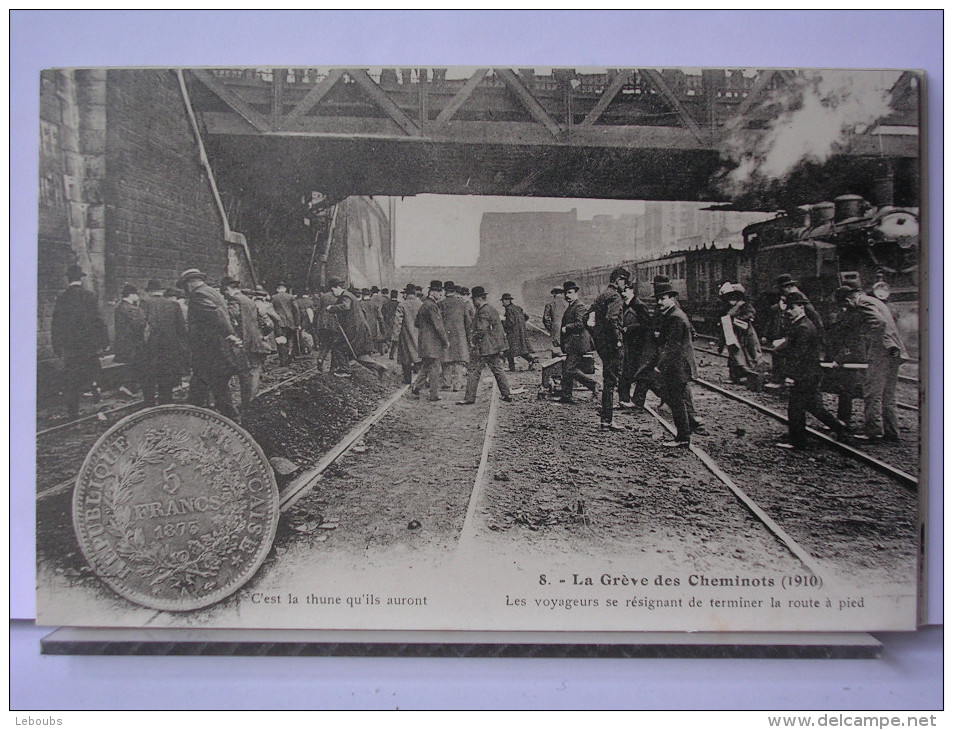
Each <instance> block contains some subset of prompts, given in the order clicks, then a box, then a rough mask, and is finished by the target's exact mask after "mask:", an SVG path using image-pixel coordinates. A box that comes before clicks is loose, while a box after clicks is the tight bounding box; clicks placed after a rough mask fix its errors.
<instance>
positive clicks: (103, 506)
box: [73, 405, 278, 611]
mask: <svg viewBox="0 0 953 730" xmlns="http://www.w3.org/2000/svg"><path fill="white" fill-rule="evenodd" d="M277 526H278V486H277V484H276V483H275V477H274V473H273V472H272V470H271V466H270V465H269V464H268V461H267V459H266V458H265V455H264V453H263V452H262V450H261V447H260V446H258V444H257V443H255V441H254V440H253V439H252V438H251V436H249V435H248V434H247V433H246V432H245V431H243V430H242V429H241V428H239V427H238V426H237V425H236V424H234V423H233V422H232V421H229V420H228V419H226V418H223V417H222V416H220V415H218V414H217V413H214V412H212V411H209V410H205V409H203V408H196V407H193V406H185V405H171V406H159V407H157V408H151V409H149V410H146V411H141V412H139V413H135V414H133V415H131V416H129V417H128V418H125V419H123V420H122V421H120V422H119V423H117V424H116V425H115V426H113V427H112V428H111V429H110V430H109V431H107V432H106V433H105V434H104V435H103V436H102V438H100V439H99V441H98V442H97V443H96V445H95V446H94V447H93V448H92V450H91V451H90V452H89V454H88V455H87V456H86V460H85V461H84V462H83V467H82V469H81V470H80V472H79V476H78V477H77V478H76V488H75V491H74V492H73V527H74V529H75V531H76V537H77V539H78V540H79V545H80V548H81V549H82V551H83V554H84V555H85V556H86V559H87V560H88V561H89V564H90V566H91V567H92V569H93V571H94V572H95V573H96V574H97V575H98V576H99V577H100V578H101V579H102V580H103V581H104V582H105V583H106V584H107V585H109V586H110V587H111V588H112V589H113V590H114V591H116V592H117V593H119V594H120V595H121V596H123V597H125V598H127V599H129V600H130V601H133V602H134V603H137V604H139V605H142V606H146V607H149V608H156V609H161V610H167V611H190V610H195V609H198V608H204V607H206V606H209V605H211V604H213V603H216V602H217V601H220V600H221V599H222V598H225V597H226V596H228V595H230V594H232V593H233V592H235V591H236V590H238V589H239V588H240V587H241V586H242V585H244V584H245V583H246V582H247V581H248V579H249V578H251V576H252V575H254V574H255V572H256V571H257V570H258V568H259V567H260V566H261V563H262V561H264V559H265V556H266V555H267V554H268V552H269V550H270V549H271V545H272V542H273V540H274V537H275V531H276V529H277Z"/></svg>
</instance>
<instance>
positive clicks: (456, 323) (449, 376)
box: [437, 281, 472, 392]
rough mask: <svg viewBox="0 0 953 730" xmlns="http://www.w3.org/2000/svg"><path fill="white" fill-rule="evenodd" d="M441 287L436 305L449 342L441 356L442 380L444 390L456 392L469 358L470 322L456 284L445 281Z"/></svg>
mask: <svg viewBox="0 0 953 730" xmlns="http://www.w3.org/2000/svg"><path fill="white" fill-rule="evenodd" d="M443 288H444V297H443V299H441V300H440V303H439V304H438V305H437V306H438V307H440V314H441V316H442V317H443V323H444V326H446V328H447V339H448V340H449V343H450V344H449V346H448V347H447V349H446V351H445V352H444V356H443V375H444V377H443V380H444V381H445V383H446V385H444V390H452V391H454V392H456V391H458V390H460V389H461V388H462V387H463V385H464V377H465V375H466V368H467V360H468V359H469V348H468V345H467V338H468V335H469V328H470V326H471V325H472V322H468V321H467V305H466V302H464V301H463V299H462V298H461V297H459V296H457V287H456V284H454V283H453V282H452V281H447V282H445V283H444V285H443Z"/></svg>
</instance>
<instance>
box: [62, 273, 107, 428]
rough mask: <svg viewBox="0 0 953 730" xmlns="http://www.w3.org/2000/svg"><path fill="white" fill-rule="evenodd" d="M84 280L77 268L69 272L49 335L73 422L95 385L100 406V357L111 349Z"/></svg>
mask: <svg viewBox="0 0 953 730" xmlns="http://www.w3.org/2000/svg"><path fill="white" fill-rule="evenodd" d="M85 276H86V273H85V272H84V271H83V270H82V269H81V268H80V267H79V266H77V265H76V264H72V265H70V266H69V268H68V269H67V271H66V279H67V281H68V282H69V286H67V287H66V290H65V291H64V292H62V293H61V294H60V295H59V296H58V297H57V299H56V305H55V306H54V308H53V321H52V331H51V333H50V334H51V336H52V339H53V352H54V353H55V354H56V355H57V357H59V358H61V359H62V360H63V397H64V399H65V400H66V413H67V415H68V416H69V417H70V418H76V417H77V416H78V415H79V397H80V394H81V393H82V392H83V390H84V389H85V388H86V387H88V386H90V385H92V387H93V393H94V395H95V397H96V399H97V402H98V396H99V386H98V385H97V383H96V381H97V380H98V379H99V373H100V369H101V368H100V364H99V353H100V352H102V351H103V350H105V349H106V348H108V347H109V334H108V331H107V329H106V323H105V322H104V321H103V318H102V316H101V315H100V313H99V302H98V300H97V299H96V295H95V294H93V292H91V291H88V290H87V289H84V288H83V279H84V278H85Z"/></svg>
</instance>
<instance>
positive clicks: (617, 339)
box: [36, 67, 927, 632]
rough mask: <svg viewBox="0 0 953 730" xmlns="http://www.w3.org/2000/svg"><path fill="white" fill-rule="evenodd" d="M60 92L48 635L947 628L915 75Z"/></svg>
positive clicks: (248, 83) (47, 129) (238, 75)
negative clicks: (939, 580) (927, 429)
mask: <svg viewBox="0 0 953 730" xmlns="http://www.w3.org/2000/svg"><path fill="white" fill-rule="evenodd" d="M39 81H40V119H39V124H40V149H39V161H40V164H39V171H40V179H39V211H38V213H39V219H38V225H39V229H38V302H37V323H38V326H37V343H36V347H37V349H36V356H37V423H36V462H37V470H36V471H37V485H36V533H37V544H36V549H37V566H36V570H37V583H36V584H37V594H36V595H37V621H38V623H41V624H45V625H54V626H78V627H79V626H84V627H89V626H91V627H149V628H157V627H181V628H202V629H211V628H231V629H235V628H237V629H269V628H282V629H338V630H361V629H374V630H416V631H450V630H458V631H503V632H506V631H512V632H526V631H565V632H642V631H676V632H682V631H718V632H742V631H758V632H791V631H794V632H808V631H810V632H818V631H823V632H830V631H872V630H913V629H915V628H916V626H917V605H918V595H919V592H920V582H919V572H920V560H921V550H920V538H921V523H922V517H923V515H922V514H921V507H920V505H921V491H920V490H921V478H920V477H921V449H922V445H923V444H924V443H925V439H924V434H923V432H922V426H921V418H920V406H921V403H922V401H923V398H924V393H923V391H922V389H921V387H920V376H921V369H920V360H919V358H920V353H921V348H922V346H923V342H924V340H923V337H924V333H923V332H922V331H921V328H920V325H919V322H920V314H921V271H923V270H925V265H926V263H927V262H926V260H925V254H924V252H925V251H926V245H925V241H924V240H921V228H920V207H921V201H922V200H923V199H924V197H925V195H924V189H923V188H924V185H923V179H922V177H921V167H922V154H921V150H922V136H921V116H922V109H923V104H924V98H923V78H922V75H921V74H920V73H919V72H917V71H914V70H844V69H840V70H823V69H766V68H761V69H759V68H750V69H749V68H734V69H731V68H729V69H725V68H717V69H716V68H678V69H672V68H654V67H646V68H638V67H632V68H561V67H537V68H503V67H501V68H459V67H451V68H434V67H429V68H419V67H414V68H402V67H392V68H388V67H374V68H367V67H365V68H308V67H301V68H283V67H281V68H272V67H267V68H265V67H262V68H168V69H163V68H148V69H132V68H109V69H105V68H85V69H83V68H77V69H51V70H47V71H44V72H43V73H42V74H41V77H40V79H39Z"/></svg>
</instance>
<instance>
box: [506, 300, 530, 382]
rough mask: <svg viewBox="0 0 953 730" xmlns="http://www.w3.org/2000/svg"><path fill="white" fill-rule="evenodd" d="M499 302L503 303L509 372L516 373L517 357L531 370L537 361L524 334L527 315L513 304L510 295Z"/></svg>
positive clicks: (527, 337)
mask: <svg viewBox="0 0 953 730" xmlns="http://www.w3.org/2000/svg"><path fill="white" fill-rule="evenodd" d="M500 301H501V302H503V329H504V331H505V332H506V341H507V342H508V343H509V348H508V349H507V351H506V360H507V363H508V364H509V366H510V372H511V373H512V372H516V358H518V357H521V358H523V359H524V360H526V362H527V363H528V367H527V368H526V369H527V370H533V369H534V368H535V367H536V364H537V362H538V361H537V360H536V358H535V357H534V356H533V354H532V353H533V349H532V348H531V347H530V345H529V336H528V335H527V334H526V322H527V321H528V320H529V315H528V314H526V312H524V311H523V309H522V307H520V306H518V305H516V304H513V295H512V294H504V295H503V296H502V297H501V298H500Z"/></svg>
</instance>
